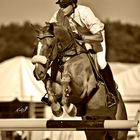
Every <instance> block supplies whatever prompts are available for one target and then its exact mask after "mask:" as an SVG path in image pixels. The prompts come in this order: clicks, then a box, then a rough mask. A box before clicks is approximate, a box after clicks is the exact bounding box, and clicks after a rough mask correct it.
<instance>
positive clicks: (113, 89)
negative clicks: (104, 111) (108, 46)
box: [100, 64, 119, 107]
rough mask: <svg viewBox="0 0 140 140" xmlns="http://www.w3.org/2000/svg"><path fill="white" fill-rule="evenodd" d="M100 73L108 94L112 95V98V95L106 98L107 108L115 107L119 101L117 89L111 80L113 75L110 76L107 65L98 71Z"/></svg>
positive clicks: (109, 69) (110, 72)
mask: <svg viewBox="0 0 140 140" xmlns="http://www.w3.org/2000/svg"><path fill="white" fill-rule="evenodd" d="M100 73H101V75H102V76H103V79H104V81H105V83H106V85H107V88H108V90H109V92H110V93H112V94H113V95H114V96H112V94H108V98H107V104H108V107H111V106H113V105H116V104H117V103H118V101H119V100H118V95H117V87H116V83H115V81H114V79H113V74H112V71H111V68H110V66H109V64H107V65H106V67H105V68H104V69H102V70H100Z"/></svg>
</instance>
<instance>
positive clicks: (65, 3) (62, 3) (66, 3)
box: [56, 0, 78, 8]
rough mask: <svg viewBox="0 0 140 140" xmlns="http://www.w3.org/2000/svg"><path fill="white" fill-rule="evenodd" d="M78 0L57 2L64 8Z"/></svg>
mask: <svg viewBox="0 0 140 140" xmlns="http://www.w3.org/2000/svg"><path fill="white" fill-rule="evenodd" d="M77 1H78V0H58V1H57V2H56V4H59V5H60V6H61V7H62V8H66V7H67V6H69V5H71V4H73V3H74V4H77Z"/></svg>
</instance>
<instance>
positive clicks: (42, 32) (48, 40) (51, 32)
mask: <svg viewBox="0 0 140 140" xmlns="http://www.w3.org/2000/svg"><path fill="white" fill-rule="evenodd" d="M36 32H37V38H38V46H37V55H35V56H34V57H33V58H32V63H33V64H35V70H34V75H35V77H36V78H37V80H44V79H45V78H46V74H47V71H48V69H49V68H50V67H51V64H52V62H53V61H54V60H55V59H56V58H57V56H58V54H61V52H63V50H64V49H65V47H66V46H67V45H68V42H70V40H71V36H70V34H69V33H68V32H67V30H66V29H65V28H64V27H63V26H60V25H58V24H54V23H48V22H46V26H44V27H43V28H41V29H38V30H36Z"/></svg>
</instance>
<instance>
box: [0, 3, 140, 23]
mask: <svg viewBox="0 0 140 140" xmlns="http://www.w3.org/2000/svg"><path fill="white" fill-rule="evenodd" d="M56 1H57V0H0V24H9V23H11V22H14V23H24V22H25V21H30V22H31V23H39V24H44V23H45V21H49V19H50V18H51V16H52V15H53V13H54V12H55V11H56V10H57V9H58V5H56V4H55V2H56ZM79 4H83V5H87V6H89V7H90V8H91V9H92V10H93V11H94V14H95V15H96V16H97V17H98V18H99V19H100V20H102V21H105V20H107V19H108V20H110V21H121V22H122V23H130V24H137V25H140V15H139V14H140V0H79Z"/></svg>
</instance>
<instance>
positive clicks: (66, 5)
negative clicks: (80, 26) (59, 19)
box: [56, 0, 78, 16]
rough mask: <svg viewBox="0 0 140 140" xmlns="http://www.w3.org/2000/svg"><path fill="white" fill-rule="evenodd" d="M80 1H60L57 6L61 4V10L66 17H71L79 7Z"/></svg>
mask: <svg viewBox="0 0 140 140" xmlns="http://www.w3.org/2000/svg"><path fill="white" fill-rule="evenodd" d="M77 1H78V0H58V1H57V2H56V4H59V6H60V8H62V9H63V11H64V14H65V15H67V16H68V15H70V14H71V13H73V12H74V9H75V8H76V7H77Z"/></svg>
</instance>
